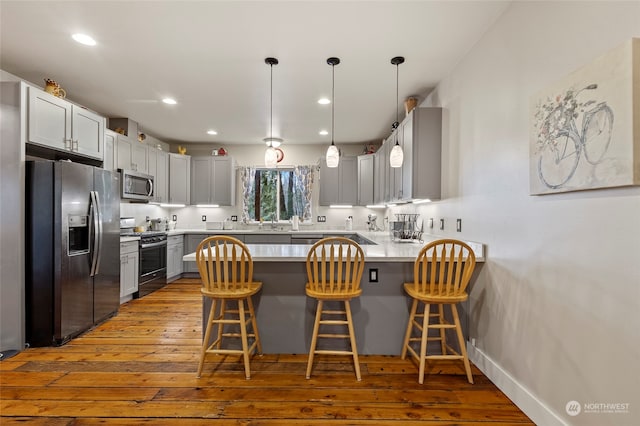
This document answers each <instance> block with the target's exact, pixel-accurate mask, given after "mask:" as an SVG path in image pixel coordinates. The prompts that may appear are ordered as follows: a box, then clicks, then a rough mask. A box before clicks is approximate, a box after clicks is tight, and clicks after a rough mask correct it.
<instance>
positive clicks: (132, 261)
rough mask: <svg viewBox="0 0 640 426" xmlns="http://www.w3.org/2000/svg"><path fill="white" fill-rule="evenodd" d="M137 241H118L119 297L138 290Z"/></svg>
mask: <svg viewBox="0 0 640 426" xmlns="http://www.w3.org/2000/svg"><path fill="white" fill-rule="evenodd" d="M139 256H140V255H139V254H138V242H137V241H129V242H126V243H120V297H121V298H123V297H125V296H129V295H131V294H133V293H135V292H136V291H138V267H139V266H138V262H139V259H140V258H139Z"/></svg>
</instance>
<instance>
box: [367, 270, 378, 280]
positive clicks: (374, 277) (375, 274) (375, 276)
mask: <svg viewBox="0 0 640 426" xmlns="http://www.w3.org/2000/svg"><path fill="white" fill-rule="evenodd" d="M369 282H370V283H377V282H378V268H369Z"/></svg>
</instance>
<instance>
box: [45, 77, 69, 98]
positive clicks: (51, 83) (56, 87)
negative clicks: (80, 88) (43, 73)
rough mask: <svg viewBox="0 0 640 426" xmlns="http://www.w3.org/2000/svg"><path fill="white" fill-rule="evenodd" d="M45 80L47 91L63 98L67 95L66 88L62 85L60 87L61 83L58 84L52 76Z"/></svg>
mask: <svg viewBox="0 0 640 426" xmlns="http://www.w3.org/2000/svg"><path fill="white" fill-rule="evenodd" d="M44 82H45V86H44V91H45V92H47V93H51V94H52V95H53V96H57V97H59V98H63V99H64V98H66V97H67V92H65V90H64V89H63V88H62V87H60V84H58V83H57V82H56V81H55V80H51V79H50V78H45V79H44Z"/></svg>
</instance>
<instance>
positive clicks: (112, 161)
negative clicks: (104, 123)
mask: <svg viewBox="0 0 640 426" xmlns="http://www.w3.org/2000/svg"><path fill="white" fill-rule="evenodd" d="M117 141H118V134H117V133H116V132H114V131H113V130H109V129H105V131H104V163H103V165H102V168H103V169H105V170H111V171H115V170H118V142H117Z"/></svg>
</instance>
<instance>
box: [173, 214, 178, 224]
mask: <svg viewBox="0 0 640 426" xmlns="http://www.w3.org/2000/svg"><path fill="white" fill-rule="evenodd" d="M176 220H178V215H176V214H174V215H173V221H174V222H175V221H176Z"/></svg>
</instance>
